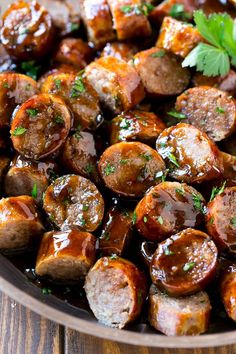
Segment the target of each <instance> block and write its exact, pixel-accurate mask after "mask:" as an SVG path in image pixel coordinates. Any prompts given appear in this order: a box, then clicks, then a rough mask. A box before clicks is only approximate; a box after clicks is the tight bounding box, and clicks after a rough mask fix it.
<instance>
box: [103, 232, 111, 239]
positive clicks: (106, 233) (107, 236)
mask: <svg viewBox="0 0 236 354" xmlns="http://www.w3.org/2000/svg"><path fill="white" fill-rule="evenodd" d="M110 237H111V233H110V232H105V233H104V234H103V235H102V237H101V239H102V240H105V241H108V240H110Z"/></svg>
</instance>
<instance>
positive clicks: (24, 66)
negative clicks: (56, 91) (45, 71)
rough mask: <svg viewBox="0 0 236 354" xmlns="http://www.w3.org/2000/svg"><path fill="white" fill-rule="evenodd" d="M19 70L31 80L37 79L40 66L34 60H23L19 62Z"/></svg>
mask: <svg viewBox="0 0 236 354" xmlns="http://www.w3.org/2000/svg"><path fill="white" fill-rule="evenodd" d="M21 70H22V71H23V72H24V73H25V74H26V75H28V76H30V77H31V78H32V79H33V80H37V78H38V74H39V72H40V70H41V66H39V65H37V64H36V62H35V60H31V61H23V62H22V63H21Z"/></svg>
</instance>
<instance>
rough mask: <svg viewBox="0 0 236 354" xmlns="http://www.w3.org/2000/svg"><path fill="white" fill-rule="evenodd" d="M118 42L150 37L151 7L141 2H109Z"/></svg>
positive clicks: (128, 0)
mask: <svg viewBox="0 0 236 354" xmlns="http://www.w3.org/2000/svg"><path fill="white" fill-rule="evenodd" d="M107 1H108V4H109V6H110V9H111V13H112V17H113V26H114V29H115V30H116V33H117V38H118V40H121V41H122V40H127V39H131V38H141V37H148V36H150V34H151V32H152V30H151V26H150V23H149V22H148V19H147V16H146V15H147V14H148V13H149V7H148V5H147V4H144V3H142V1H141V0H123V1H120V0H107Z"/></svg>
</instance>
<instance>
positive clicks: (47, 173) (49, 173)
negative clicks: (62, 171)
mask: <svg viewBox="0 0 236 354" xmlns="http://www.w3.org/2000/svg"><path fill="white" fill-rule="evenodd" d="M57 173H58V166H57V165H56V163H55V162H54V161H44V162H33V161H30V160H27V159H24V158H23V157H22V156H20V155H18V156H16V157H15V158H14V159H13V160H12V162H11V164H10V168H9V170H8V172H7V174H6V176H5V178H4V191H5V193H6V195H8V196H18V195H30V196H34V198H35V199H36V200H37V202H39V203H40V202H42V197H43V193H44V192H45V190H46V189H47V187H48V185H49V184H50V180H51V179H53V177H54V176H56V175H57Z"/></svg>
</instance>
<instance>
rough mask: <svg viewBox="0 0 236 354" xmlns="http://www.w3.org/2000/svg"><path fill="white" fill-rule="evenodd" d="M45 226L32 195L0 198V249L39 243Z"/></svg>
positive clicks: (19, 247)
mask: <svg viewBox="0 0 236 354" xmlns="http://www.w3.org/2000/svg"><path fill="white" fill-rule="evenodd" d="M43 232H44V226H43V224H42V221H41V217H40V215H39V212H38V209H37V205H36V202H35V200H34V199H33V198H32V197H29V196H26V195H22V196H19V197H10V198H2V199H1V200H0V249H3V250H13V249H21V248H25V247H29V246H32V245H33V244H35V243H39V241H40V239H41V236H42V235H43Z"/></svg>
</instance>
